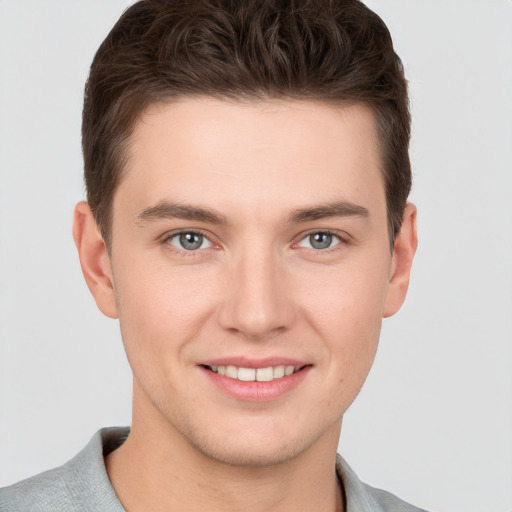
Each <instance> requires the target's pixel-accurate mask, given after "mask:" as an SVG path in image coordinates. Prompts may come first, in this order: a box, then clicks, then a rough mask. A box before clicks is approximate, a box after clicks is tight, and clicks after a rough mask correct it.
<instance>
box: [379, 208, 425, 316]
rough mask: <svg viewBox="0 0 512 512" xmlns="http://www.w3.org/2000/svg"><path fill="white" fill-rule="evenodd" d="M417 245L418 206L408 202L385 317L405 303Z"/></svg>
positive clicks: (399, 235)
mask: <svg viewBox="0 0 512 512" xmlns="http://www.w3.org/2000/svg"><path fill="white" fill-rule="evenodd" d="M417 246H418V233H417V227H416V207H415V206H414V205H413V204H411V203H408V204H407V206H406V207H405V211H404V217H403V221H402V227H401V229H400V232H399V233H398V235H397V237H396V240H395V245H394V248H393V257H392V262H391V276H390V280H389V285H388V292H387V296H386V302H385V304H384V311H383V314H382V316H383V317H384V318H387V317H389V316H392V315H394V314H395V313H396V312H397V311H398V310H399V309H400V308H401V307H402V304H403V303H404V300H405V296H406V295H407V288H408V287H409V278H410V275H411V267H412V261H413V258H414V254H415V253H416V248H417Z"/></svg>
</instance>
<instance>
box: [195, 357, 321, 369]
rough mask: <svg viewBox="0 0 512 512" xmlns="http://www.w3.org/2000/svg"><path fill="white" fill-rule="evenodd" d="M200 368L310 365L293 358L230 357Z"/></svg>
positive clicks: (201, 363) (208, 363)
mask: <svg viewBox="0 0 512 512" xmlns="http://www.w3.org/2000/svg"><path fill="white" fill-rule="evenodd" d="M198 364H199V366H236V367H237V368H268V367H269V366H281V365H282V366H296V367H302V366H307V365H310V364H311V363H309V362H308V361H305V360H303V359H295V358H291V357H279V356H275V357H264V358H249V357H247V356H229V357H218V358H215V359H207V360H205V361H201V362H200V363H198Z"/></svg>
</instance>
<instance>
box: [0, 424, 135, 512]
mask: <svg viewBox="0 0 512 512" xmlns="http://www.w3.org/2000/svg"><path fill="white" fill-rule="evenodd" d="M126 433H127V430H126V429H119V428H112V429H102V430H100V431H99V432H97V433H96V434H95V435H94V437H93V438H92V439H91V441H90V442H89V444H88V445H87V446H86V447H85V448H84V449H83V450H82V451H81V452H80V453H78V454H77V455H76V456H75V457H73V458H72V459H71V460H70V461H69V462H67V463H66V464H64V465H63V466H60V467H58V468H55V469H52V470H50V471H45V472H44V473H41V474H39V475H36V476H33V477H31V478H28V479H26V480H22V481H21V482H18V483H16V484H14V485H11V486H9V487H4V488H2V489H0V511H2V512H4V511H5V512H7V511H8V512H50V511H51V512H55V511H60V510H62V511H64V510H65V511H66V512H68V511H69V512H74V511H89V510H90V511H92V510H103V511H106V512H123V508H122V506H121V504H120V503H119V500H118V499H117V497H116V495H115V492H114V490H113V488H112V486H111V485H110V481H109V479H108V475H107V472H106V469H105V464H104V459H103V455H104V451H111V450H108V448H109V447H111V449H113V448H115V446H113V447H112V445H115V443H116V442H122V441H120V440H121V439H123V438H124V437H126Z"/></svg>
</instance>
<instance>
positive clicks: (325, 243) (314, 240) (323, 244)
mask: <svg viewBox="0 0 512 512" xmlns="http://www.w3.org/2000/svg"><path fill="white" fill-rule="evenodd" d="M309 241H310V243H311V247H314V248H315V249H327V248H328V247H329V246H330V245H331V242H332V235H330V234H329V233H315V234H314V235H311V236H310V237H309Z"/></svg>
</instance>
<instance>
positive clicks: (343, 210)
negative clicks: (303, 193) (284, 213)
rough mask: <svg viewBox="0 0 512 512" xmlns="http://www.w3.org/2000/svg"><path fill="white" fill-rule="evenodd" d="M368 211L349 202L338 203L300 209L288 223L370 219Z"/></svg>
mask: <svg viewBox="0 0 512 512" xmlns="http://www.w3.org/2000/svg"><path fill="white" fill-rule="evenodd" d="M368 216H369V212H368V210H367V209H366V208H365V207H364V206H361V205H358V204H355V203H351V202H349V201H336V202H334V203H327V204H322V205H319V206H313V207H310V208H300V209H298V210H295V211H294V212H292V213H291V214H290V215H289V216H288V219H287V221H288V222H289V223H292V224H298V223H300V222H308V221H314V220H320V219H327V218H329V217H368Z"/></svg>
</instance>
